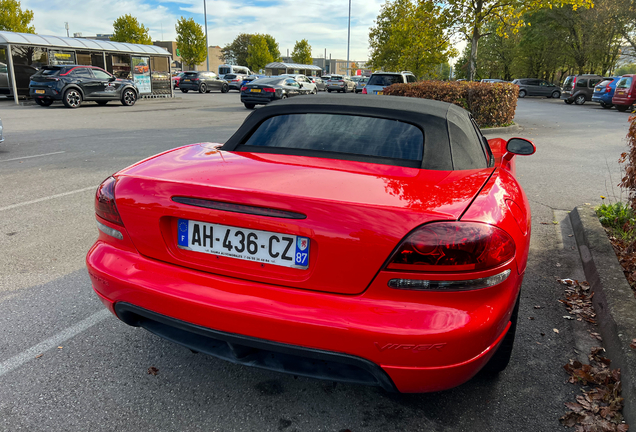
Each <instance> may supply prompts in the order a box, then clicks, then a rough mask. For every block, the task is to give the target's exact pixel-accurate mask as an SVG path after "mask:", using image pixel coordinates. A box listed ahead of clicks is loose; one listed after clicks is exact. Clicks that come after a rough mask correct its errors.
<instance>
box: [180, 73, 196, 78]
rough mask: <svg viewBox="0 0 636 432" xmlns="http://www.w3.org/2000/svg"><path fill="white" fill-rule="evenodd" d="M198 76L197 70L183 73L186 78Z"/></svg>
mask: <svg viewBox="0 0 636 432" xmlns="http://www.w3.org/2000/svg"><path fill="white" fill-rule="evenodd" d="M196 76H197V73H196V72H186V73H184V74H183V77H184V78H193V77H196Z"/></svg>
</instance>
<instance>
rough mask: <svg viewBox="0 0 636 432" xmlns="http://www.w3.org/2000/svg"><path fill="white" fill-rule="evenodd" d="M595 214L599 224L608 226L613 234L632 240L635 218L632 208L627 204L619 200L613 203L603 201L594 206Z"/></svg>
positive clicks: (635, 223)
mask: <svg viewBox="0 0 636 432" xmlns="http://www.w3.org/2000/svg"><path fill="white" fill-rule="evenodd" d="M596 215H597V216H598V220H599V221H600V222H601V225H603V226H604V227H606V228H609V229H610V231H611V232H612V234H613V235H614V236H616V237H618V238H621V239H623V240H626V241H630V240H631V241H633V240H634V238H635V235H636V233H635V232H634V229H635V225H636V220H635V216H634V210H632V209H631V208H630V207H629V206H628V205H627V204H625V203H622V202H620V201H619V202H617V203H614V204H605V203H603V204H601V205H600V206H599V207H597V208H596Z"/></svg>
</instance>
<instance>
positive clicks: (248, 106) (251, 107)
mask: <svg viewBox="0 0 636 432" xmlns="http://www.w3.org/2000/svg"><path fill="white" fill-rule="evenodd" d="M243 105H245V108H247V109H254V107H255V106H256V105H254V104H248V103H246V104H243Z"/></svg>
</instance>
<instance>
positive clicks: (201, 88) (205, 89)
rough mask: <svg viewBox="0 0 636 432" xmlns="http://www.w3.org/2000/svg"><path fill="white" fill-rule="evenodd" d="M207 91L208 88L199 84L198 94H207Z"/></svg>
mask: <svg viewBox="0 0 636 432" xmlns="http://www.w3.org/2000/svg"><path fill="white" fill-rule="evenodd" d="M207 90H208V87H207V86H206V85H205V84H201V85H200V86H199V93H205V92H207Z"/></svg>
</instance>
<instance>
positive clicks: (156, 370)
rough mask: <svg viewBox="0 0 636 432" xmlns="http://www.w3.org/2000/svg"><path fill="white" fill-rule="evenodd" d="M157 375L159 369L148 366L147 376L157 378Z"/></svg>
mask: <svg viewBox="0 0 636 432" xmlns="http://www.w3.org/2000/svg"><path fill="white" fill-rule="evenodd" d="M158 373H159V369H157V368H156V367H154V366H150V367H149V368H148V374H149V375H154V376H157V374H158Z"/></svg>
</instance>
